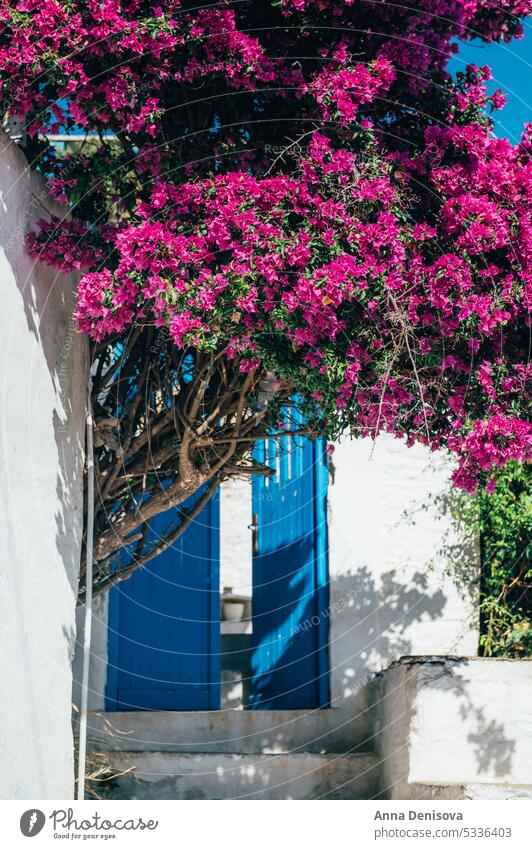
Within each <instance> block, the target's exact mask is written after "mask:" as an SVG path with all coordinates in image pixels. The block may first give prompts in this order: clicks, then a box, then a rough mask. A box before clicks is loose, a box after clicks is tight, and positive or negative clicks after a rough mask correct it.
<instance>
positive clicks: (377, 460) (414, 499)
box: [328, 436, 478, 707]
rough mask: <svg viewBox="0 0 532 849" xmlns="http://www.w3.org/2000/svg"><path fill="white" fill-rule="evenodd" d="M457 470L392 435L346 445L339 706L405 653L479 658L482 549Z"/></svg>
mask: <svg viewBox="0 0 532 849" xmlns="http://www.w3.org/2000/svg"><path fill="white" fill-rule="evenodd" d="M451 469H452V466H451V462H450V460H449V458H448V457H447V456H446V455H443V454H431V453H430V452H429V451H428V450H427V449H425V448H424V447H423V446H414V447H411V448H408V447H406V446H405V445H404V444H403V443H401V442H399V441H398V440H396V439H394V438H393V437H391V436H381V437H379V439H378V440H377V441H376V443H375V444H373V442H372V441H371V440H370V439H357V440H352V439H347V438H346V439H344V440H342V441H341V442H339V443H337V445H336V450H335V452H334V455H333V462H332V470H331V471H332V479H331V482H330V486H329V494H328V505H329V517H328V523H329V547H330V548H329V571H330V580H331V610H332V613H331V616H330V623H331V632H330V664H331V693H332V702H333V704H334V705H335V706H336V707H340V706H341V704H342V702H343V701H345V700H346V699H347V700H349V699H351V698H352V696H353V695H354V696H355V697H356V694H357V693H358V690H359V688H360V686H361V684H362V683H363V682H364V681H365V680H367V677H368V675H369V674H370V673H373V672H376V671H379V670H382V669H385V668H386V667H387V666H388V665H389V664H390V663H391V662H392V661H394V660H397V659H398V658H399V657H401V655H411V654H416V655H417V654H468V655H471V654H476V652H477V645H478V613H477V605H476V601H475V589H474V585H473V584H472V583H471V581H472V580H473V581H474V579H475V577H476V574H477V570H478V546H477V540H476V539H475V538H468V537H467V535H464V532H463V530H460V529H459V528H458V527H457V525H456V522H455V520H454V519H453V517H452V515H451V507H452V505H453V503H454V499H455V497H456V496H455V494H453V490H452V488H451V484H450V481H449V478H450V474H451Z"/></svg>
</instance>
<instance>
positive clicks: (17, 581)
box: [0, 132, 86, 799]
mask: <svg viewBox="0 0 532 849" xmlns="http://www.w3.org/2000/svg"><path fill="white" fill-rule="evenodd" d="M0 163H1V164H0V282H1V291H2V311H1V315H0V323H1V336H2V345H3V349H2V364H1V371H0V393H1V394H0V416H1V432H2V447H1V453H0V458H1V459H0V480H1V486H0V622H1V626H0V675H1V681H2V693H3V697H2V702H1V706H0V759H1V763H2V769H1V770H0V797H2V798H4V799H6V798H7V799H11V798H14V799H25V798H31V799H61V798H64V799H68V798H71V797H72V794H73V752H72V731H71V688H72V673H71V660H72V651H73V645H74V637H75V616H74V613H75V597H76V592H77V576H78V569H79V556H80V546H81V528H82V506H83V505H82V464H83V451H84V411H85V375H86V356H85V343H84V340H83V339H82V338H81V337H80V336H79V335H77V334H76V332H75V330H74V328H73V325H72V314H73V308H74V299H75V294H74V293H75V279H74V277H73V276H65V275H61V274H57V273H56V272H55V271H54V270H52V269H50V268H48V267H46V266H44V265H42V264H40V263H34V262H33V261H32V260H31V259H30V257H29V256H28V254H27V252H26V250H25V248H24V234H25V233H26V232H27V231H28V230H29V229H30V228H31V226H32V224H33V223H34V222H35V220H36V219H38V218H42V217H45V215H46V210H47V209H54V210H55V211H57V212H59V209H60V208H59V207H58V206H57V205H56V204H54V203H53V202H51V201H49V199H48V198H47V196H46V190H45V188H44V185H43V183H42V181H41V180H40V179H39V178H38V177H37V176H36V175H35V174H31V173H30V171H29V169H28V168H27V164H26V160H25V159H24V157H23V155H22V153H21V151H20V150H19V149H18V148H17V147H16V146H15V145H14V144H13V143H12V142H10V141H9V139H8V138H7V136H5V134H4V133H2V132H0Z"/></svg>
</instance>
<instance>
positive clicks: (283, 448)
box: [248, 437, 329, 710]
mask: <svg viewBox="0 0 532 849" xmlns="http://www.w3.org/2000/svg"><path fill="white" fill-rule="evenodd" d="M256 457H257V459H258V460H259V462H261V463H266V464H267V465H269V466H270V467H271V468H273V469H275V471H276V474H275V477H272V478H263V477H258V476H257V477H255V478H254V480H253V513H254V514H255V516H256V517H257V520H258V550H257V551H256V552H254V556H253V636H252V658H251V670H252V671H251V682H250V695H249V699H248V701H249V707H250V708H251V709H263V710H265V709H266V710H272V709H296V708H316V707H320V708H323V707H327V706H328V704H329V664H328V622H329V618H328V604H329V583H328V559H327V456H326V452H325V443H324V442H323V441H322V440H320V441H316V442H311V441H309V440H308V439H303V438H302V437H296V438H294V437H283V438H282V439H281V440H280V441H279V442H276V441H274V440H273V439H268V440H264V441H263V442H261V443H260V444H259V446H258V447H257V449H256Z"/></svg>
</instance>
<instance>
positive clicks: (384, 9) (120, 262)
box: [0, 0, 532, 591]
mask: <svg viewBox="0 0 532 849" xmlns="http://www.w3.org/2000/svg"><path fill="white" fill-rule="evenodd" d="M531 9H532V4H531V3H530V2H525V0H499V2H498V3H496V4H494V3H492V2H489V0H438V2H435V1H434V0H416V1H415V2H410V0H407V2H405V3H402V4H389V3H386V2H381V0H276V2H267V0H260V2H259V0H243V2H238V3H230V2H218V3H214V4H209V5H205V6H203V7H201V6H200V7H198V5H197V4H193V3H190V2H181V0H169V2H167V3H165V4H159V3H158V2H151V0H103V2H102V0H98V2H96V0H68V2H66V0H18V2H16V0H12V2H10V1H9V0H0V22H1V29H0V44H1V47H0V84H1V97H2V102H3V109H4V117H7V118H9V117H10V118H11V119H17V120H18V122H19V124H20V125H21V126H22V127H23V135H22V143H23V145H24V147H25V150H26V155H27V156H28V158H29V160H30V162H31V163H32V164H33V165H34V166H35V167H37V168H39V169H40V170H41V171H42V173H43V174H44V175H45V176H46V178H47V179H48V182H49V186H50V190H51V192H52V193H53V194H54V196H56V197H57V198H58V199H60V200H63V201H65V203H68V207H66V208H67V209H68V212H69V217H68V218H67V217H65V218H64V219H51V220H47V221H42V222H41V223H40V229H39V230H38V232H36V233H34V234H30V235H29V237H28V248H29V250H30V251H31V253H32V255H33V256H34V257H35V258H36V260H40V261H44V262H47V263H50V264H52V265H55V266H56V267H57V268H59V269H61V270H72V269H76V268H77V269H81V272H82V273H81V279H80V283H79V297H78V308H77V315H76V320H77V323H78V327H79V329H80V331H81V332H83V333H86V334H88V335H89V336H90V337H91V340H92V356H93V368H92V373H93V407H94V413H95V420H96V475H97V478H96V482H97V487H96V490H97V495H96V504H95V511H96V539H97V543H96V551H95V554H96V561H97V569H96V589H97V591H98V590H102V589H104V588H106V587H108V586H110V585H111V583H113V582H114V581H116V580H118V579H120V578H123V577H124V576H127V575H128V574H130V573H131V572H132V571H133V570H134V569H135V568H136V567H137V566H138V565H140V564H142V563H145V562H147V560H149V559H151V558H152V557H154V556H155V555H156V554H157V553H158V552H159V551H161V550H163V548H164V547H166V546H167V545H169V544H171V543H172V542H173V541H174V540H175V539H177V537H178V536H179V535H180V534H181V533H183V531H184V530H185V529H186V527H187V525H188V523H189V522H190V521H191V520H192V519H193V517H194V515H196V514H197V511H198V510H199V509H200V508H201V507H202V505H203V504H204V503H205V502H206V500H207V499H208V498H209V497H210V496H211V495H212V493H213V492H214V491H215V489H216V487H217V486H218V485H219V483H220V481H221V480H223V479H224V478H226V477H228V476H232V475H241V474H246V473H251V472H253V471H254V472H256V473H268V469H266V468H260V467H259V466H257V464H254V462H253V459H252V454H251V449H252V446H253V443H254V441H255V440H256V439H257V438H259V437H260V436H262V435H264V433H266V432H272V431H279V430H282V429H283V428H284V429H285V430H286V429H291V428H292V429H294V430H297V431H298V432H302V431H304V432H305V433H307V434H309V435H311V436H318V435H326V436H328V437H329V438H334V437H337V436H338V435H340V434H341V433H345V432H348V433H351V434H352V435H366V436H371V437H373V438H375V437H376V436H377V435H378V434H379V433H380V432H389V433H393V434H395V435H396V436H398V437H400V438H403V439H406V440H407V441H408V442H409V443H414V442H421V443H424V444H426V445H428V446H429V447H430V448H432V449H438V448H448V449H450V450H451V451H453V452H454V453H455V454H456V455H457V458H458V462H457V466H456V470H455V472H454V480H455V483H456V484H458V485H459V486H461V487H463V488H466V489H468V490H473V489H474V488H475V487H477V486H478V485H482V486H486V487H487V488H488V490H489V489H491V488H492V487H493V486H494V481H493V478H492V474H493V470H494V469H496V468H497V467H499V466H501V465H503V464H504V463H505V462H506V461H508V460H524V459H527V458H529V457H530V454H531V450H532V446H531V443H532V432H531V426H530V421H529V418H528V409H529V408H528V407H527V401H529V396H527V381H528V380H529V378H530V364H529V349H530V321H529V317H530V306H531V297H532V280H531V267H530V259H531V251H532V238H531V237H532V221H531V211H530V210H531V206H530V204H531V199H532V166H531V159H530V154H531V151H532V132H531V131H530V130H525V132H524V134H523V138H522V140H521V142H520V143H519V144H518V145H517V146H512V145H511V144H510V143H509V142H508V141H506V140H500V139H496V138H495V137H494V136H493V134H492V123H491V121H490V118H489V115H490V113H491V112H492V111H493V110H494V109H498V108H500V107H502V106H503V105H504V96H503V94H502V93H501V92H499V91H497V92H495V94H492V95H491V96H488V94H487V93H486V89H485V81H486V79H488V78H489V69H487V68H476V67H473V66H468V67H467V68H465V69H464V71H463V72H462V73H460V74H458V75H457V76H456V78H454V79H452V78H451V76H450V75H449V74H448V72H447V70H446V66H447V63H448V60H449V58H450V57H451V55H452V54H453V53H454V52H455V51H456V45H457V43H458V41H459V40H460V39H468V38H472V37H477V38H481V39H484V40H485V41H491V40H501V41H508V40H510V39H511V38H512V37H518V36H519V35H520V34H521V29H520V19H521V18H522V17H523V16H524V15H526V14H527V13H528V12H530V11H531ZM58 134H60V135H61V137H63V136H64V135H65V134H70V135H73V136H75V138H76V141H75V142H74V141H73V142H70V143H67V144H66V145H62V146H60V145H59V146H58V144H57V143H54V140H53V138H52V137H53V136H54V135H56V136H57V135H58ZM296 397H297V404H298V407H299V411H298V416H297V421H298V422H299V424H298V425H297V427H296V425H295V424H293V423H292V422H293V421H295V418H293V417H292V418H291V416H290V412H289V410H290V405H291V404H293V403H294V400H293V399H294V398H296ZM287 411H288V412H287ZM301 422H303V424H301ZM190 498H193V499H195V501H194V502H193V503H194V506H192V507H190V504H191V503H192V502H190V501H188V503H187V505H186V507H185V508H184V509H182V510H181V511H180V512H178V513H177V514H176V516H177V518H176V522H175V524H171V525H170V526H169V528H168V531H167V533H166V534H163V536H162V537H161V538H160V539H158V540H156V541H153V540H151V541H150V539H151V538H150V536H149V535H147V533H146V529H147V527H148V523H149V520H150V519H151V518H152V517H153V516H154V515H156V514H158V513H160V512H162V511H164V510H167V509H168V508H169V507H172V506H178V507H180V506H182V505H184V504H185V502H187V499H190ZM122 549H125V550H126V552H127V554H126V555H125V556H123V558H122V564H123V565H122V566H121V568H119V569H118V570H116V569H115V570H114V571H111V568H110V564H111V563H112V561H113V559H114V558H116V555H117V553H118V552H119V551H121V550H122ZM82 585H83V582H82Z"/></svg>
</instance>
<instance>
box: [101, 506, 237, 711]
mask: <svg viewBox="0 0 532 849" xmlns="http://www.w3.org/2000/svg"><path fill="white" fill-rule="evenodd" d="M195 497H197V496H195ZM183 506H184V507H187V506H188V507H190V506H191V502H187V503H186V504H185V505H183ZM219 513H220V510H219V498H218V495H215V496H214V498H213V499H211V501H210V502H209V504H207V505H206V507H205V508H204V509H203V511H202V512H201V514H200V515H199V516H198V517H197V519H196V520H195V521H194V522H193V523H192V525H191V526H190V528H188V530H187V531H186V532H185V534H184V535H183V536H182V537H181V539H180V540H178V542H177V543H175V545H174V546H173V547H172V548H171V549H168V550H167V551H165V552H163V553H162V554H160V555H159V556H158V557H156V558H154V560H152V561H151V562H150V563H148V564H147V565H146V566H145V567H143V568H142V569H139V571H138V572H136V573H134V574H133V576H132V577H131V578H129V579H128V580H126V581H124V582H123V583H121V584H119V585H117V586H116V587H114V588H112V589H111V591H110V594H109V661H108V676H107V687H106V706H107V709H108V710H218V709H219V707H220V596H219V568H220V554H219V530H220V520H219ZM174 515H175V511H168V512H167V513H164V514H162V515H160V516H157V517H155V519H153V520H152V522H151V523H150V533H151V534H152V535H158V534H161V533H163V531H165V530H166V528H167V527H168V526H169V524H170V522H171V521H172V520H173V516H174Z"/></svg>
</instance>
